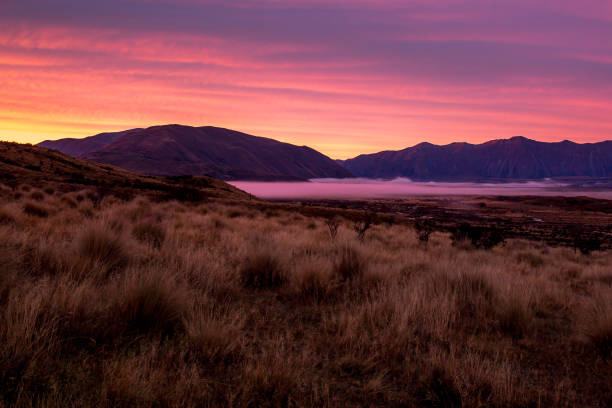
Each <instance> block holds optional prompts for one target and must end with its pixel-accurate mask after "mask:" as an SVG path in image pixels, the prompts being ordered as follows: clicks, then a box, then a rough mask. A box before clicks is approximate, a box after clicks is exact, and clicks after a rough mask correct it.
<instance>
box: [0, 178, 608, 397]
mask: <svg viewBox="0 0 612 408" xmlns="http://www.w3.org/2000/svg"><path fill="white" fill-rule="evenodd" d="M7 191H8V189H7ZM17 196H18V197H19V199H15V198H14V197H15V194H13V192H10V193H9V192H6V191H5V195H4V197H5V199H4V200H3V201H2V204H1V205H0V268H1V271H0V273H1V274H0V306H1V312H0V313H1V314H0V389H1V399H0V405H2V401H3V403H4V404H7V405H16V406H177V407H178V406H243V407H253V406H425V407H459V406H498V407H511V406H512V407H514V406H525V407H527V406H534V407H535V406H610V405H611V404H612V393H611V391H610V389H609V385H610V383H611V381H612V368H611V364H610V359H612V301H611V299H612V254H611V253H610V252H595V253H592V254H591V255H588V256H585V255H581V254H580V253H575V252H574V251H573V250H571V249H567V248H550V247H546V246H543V245H540V244H538V243H536V242H527V241H518V240H516V241H509V242H507V243H506V245H505V246H501V247H496V248H494V249H492V250H487V251H485V250H476V249H473V248H470V247H469V245H467V244H465V245H463V244H461V245H452V243H451V241H450V239H449V237H448V236H447V235H445V234H441V233H434V234H432V235H431V237H430V238H429V242H428V243H422V242H419V240H418V239H417V233H416V232H415V231H414V230H413V229H412V228H411V227H409V226H405V225H376V226H374V227H372V228H371V229H370V230H368V231H367V233H366V234H365V235H364V237H363V239H362V240H361V239H358V237H357V235H356V233H355V231H353V225H352V224H351V223H349V222H348V221H345V220H342V219H340V220H339V228H338V232H337V235H336V236H335V237H334V238H332V237H331V236H330V230H329V228H328V226H327V224H326V219H321V218H316V217H309V218H306V217H304V216H303V215H299V214H297V213H294V212H290V211H283V210H282V209H279V208H271V209H265V207H262V206H261V205H259V208H258V209H255V208H253V207H250V206H249V203H248V202H247V203H231V202H225V203H223V202H209V203H205V204H200V205H184V204H180V203H176V202H166V203H151V202H149V201H147V200H146V199H144V198H137V199H135V200H132V201H129V202H124V201H119V200H116V199H113V198H108V197H107V198H104V199H103V200H101V201H100V200H96V198H95V197H93V196H92V194H87V192H73V193H66V194H63V193H60V192H54V191H47V192H45V191H44V190H38V189H33V188H22V189H21V190H20V191H19V193H18V195H17Z"/></svg>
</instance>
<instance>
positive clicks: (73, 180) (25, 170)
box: [0, 142, 249, 201]
mask: <svg viewBox="0 0 612 408" xmlns="http://www.w3.org/2000/svg"><path fill="white" fill-rule="evenodd" d="M0 183H1V184H4V185H6V186H9V187H12V188H16V187H18V186H19V185H22V184H29V185H39V184H48V183H53V184H55V186H56V187H57V189H59V190H66V191H68V190H76V189H82V188H87V189H90V190H95V191H97V192H98V193H100V195H106V194H113V195H119V196H124V197H129V196H133V195H136V194H145V195H148V196H150V197H153V198H165V199H178V200H183V201H184V200H187V201H193V200H195V201H199V199H200V198H205V197H225V198H237V199H244V198H249V195H248V194H246V193H244V192H243V191H241V190H238V189H237V188H235V187H233V186H231V185H229V184H227V183H224V182H222V181H220V180H215V179H213V178H210V177H179V178H162V177H148V176H141V175H138V174H134V173H131V172H129V171H127V170H123V169H120V168H117V167H114V166H109V165H104V164H99V163H94V162H91V161H87V160H81V159H76V158H74V157H71V156H68V155H66V154H63V153H61V152H58V151H56V150H50V149H47V148H44V147H39V146H32V145H27V144H19V143H9V142H0Z"/></svg>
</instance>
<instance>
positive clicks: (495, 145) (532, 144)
mask: <svg viewBox="0 0 612 408" xmlns="http://www.w3.org/2000/svg"><path fill="white" fill-rule="evenodd" d="M337 163H339V164H341V165H342V166H344V167H345V168H346V169H347V170H348V171H350V172H351V173H353V174H354V175H355V176H357V177H368V178H387V179H389V178H395V177H408V178H411V179H414V180H439V181H465V180H476V181H477V180H487V179H540V178H547V177H612V141H606V142H600V143H585V144H578V143H573V142H570V141H567V140H566V141H563V142H558V143H544V142H537V141H535V140H530V139H527V138H524V137H522V136H517V137H513V138H511V139H503V140H492V141H490V142H486V143H483V144H477V145H474V144H469V143H451V144H448V145H444V146H438V145H433V144H430V143H421V144H418V145H416V146H413V147H409V148H407V149H404V150H399V151H384V152H379V153H374V154H363V155H360V156H357V157H355V158H353V159H349V160H343V161H342V160H341V161H337Z"/></svg>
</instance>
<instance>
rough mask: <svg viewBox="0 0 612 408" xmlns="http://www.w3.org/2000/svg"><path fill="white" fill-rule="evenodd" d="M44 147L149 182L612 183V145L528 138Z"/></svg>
mask: <svg viewBox="0 0 612 408" xmlns="http://www.w3.org/2000/svg"><path fill="white" fill-rule="evenodd" d="M39 145H40V146H43V147H47V148H52V149H57V150H60V151H62V152H64V153H67V154H70V155H73V156H75V157H77V158H82V159H87V160H92V161H95V162H100V163H106V164H111V165H115V166H117V167H121V168H125V169H127V170H130V171H133V172H137V173H141V174H149V175H158V176H179V175H210V176H212V177H215V178H219V179H223V180H263V181H280V180H307V179H313V178H349V177H365V178H381V179H391V178H395V177H407V178H411V179H414V180H423V181H424V180H430V181H468V180H469V181H478V180H515V179H542V178H554V177H590V178H605V177H612V141H604V142H596V143H576V142H573V141H570V140H563V141H560V142H540V141H536V140H532V139H529V138H526V137H524V136H514V137H511V138H508V139H493V140H489V141H487V142H484V143H479V144H473V143H469V142H452V143H448V144H444V145H436V144H432V143H429V142H421V143H418V144H416V145H414V146H411V147H407V148H405V149H401V150H385V151H381V152H378V153H371V154H361V155H358V156H356V157H354V158H351V159H346V160H332V159H330V158H329V157H327V156H325V155H323V154H322V153H319V152H317V151H316V150H314V149H312V148H310V147H308V146H297V145H292V144H289V143H284V142H280V141H277V140H274V139H271V138H266V137H261V136H253V135H249V134H246V133H242V132H237V131H234V130H231V129H225V128H221V127H214V126H201V127H192V126H185V125H179V124H170V125H158V126H152V127H149V128H146V129H142V128H136V129H130V130H125V131H122V132H111V133H101V134H98V135H95V136H90V137H88V138H84V139H60V140H56V141H44V142H42V143H40V144H39Z"/></svg>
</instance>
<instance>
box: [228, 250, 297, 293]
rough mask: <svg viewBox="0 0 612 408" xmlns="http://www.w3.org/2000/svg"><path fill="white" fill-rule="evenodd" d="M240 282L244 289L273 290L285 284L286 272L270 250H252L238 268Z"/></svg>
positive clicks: (276, 256)
mask: <svg viewBox="0 0 612 408" xmlns="http://www.w3.org/2000/svg"><path fill="white" fill-rule="evenodd" d="M240 280H241V282H242V285H243V286H244V287H246V288H254V289H274V288H278V287H280V286H283V285H284V284H285V283H286V282H287V272H286V271H285V269H284V266H283V264H282V262H281V260H280V259H279V257H278V255H276V254H275V253H274V252H272V251H271V250H267V249H262V248H259V249H252V250H251V253H249V254H248V255H247V257H246V258H245V260H244V261H243V263H242V266H241V267H240Z"/></svg>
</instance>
